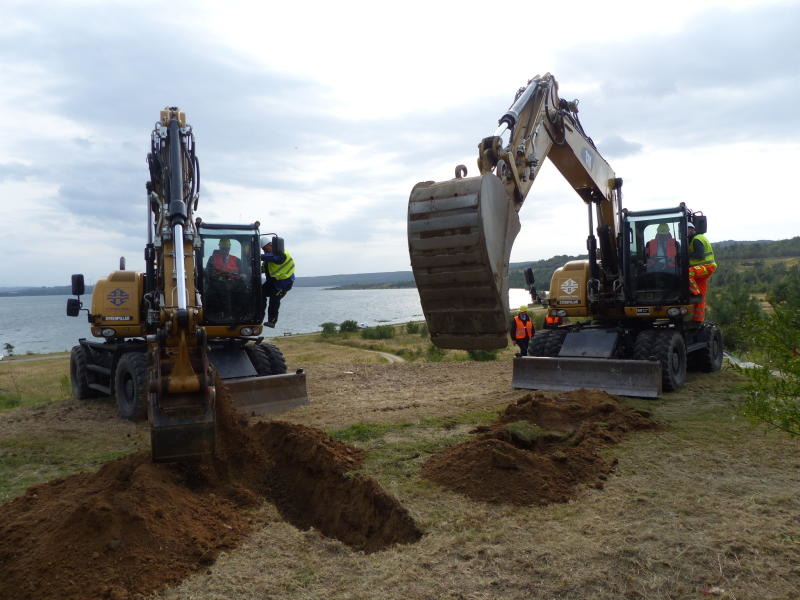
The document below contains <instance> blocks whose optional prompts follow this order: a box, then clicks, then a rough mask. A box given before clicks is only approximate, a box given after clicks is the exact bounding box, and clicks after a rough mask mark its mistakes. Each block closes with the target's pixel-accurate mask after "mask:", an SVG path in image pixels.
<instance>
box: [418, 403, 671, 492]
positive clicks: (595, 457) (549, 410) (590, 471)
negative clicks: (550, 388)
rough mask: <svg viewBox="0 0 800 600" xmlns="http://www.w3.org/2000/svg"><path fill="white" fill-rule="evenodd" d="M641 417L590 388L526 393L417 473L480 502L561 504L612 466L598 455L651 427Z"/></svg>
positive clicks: (599, 481) (649, 421)
mask: <svg viewBox="0 0 800 600" xmlns="http://www.w3.org/2000/svg"><path fill="white" fill-rule="evenodd" d="M656 427H658V425H657V423H656V422H655V421H653V420H652V419H650V418H649V415H647V414H646V413H644V412H641V411H636V410H633V409H631V408H628V407H625V406H623V405H622V404H620V403H619V402H618V401H617V400H616V399H614V398H613V397H612V396H609V395H608V394H606V393H605V392H600V391H597V390H578V391H574V392H562V393H559V394H549V395H547V396H546V395H545V394H544V393H542V392H536V393H535V394H527V395H526V396H524V397H523V398H521V399H520V400H518V401H517V403H516V404H512V405H510V406H508V407H507V408H506V409H505V411H504V412H503V414H502V415H500V418H499V419H498V421H497V422H496V423H494V424H493V425H491V426H485V427H478V428H477V429H475V430H473V431H472V432H471V433H475V434H477V437H476V438H475V439H472V440H469V441H467V442H464V443H462V444H459V445H456V446H454V447H452V448H449V449H447V450H445V451H444V452H442V453H440V454H437V455H436V456H433V457H432V458H430V459H429V460H428V461H427V462H426V463H425V464H424V465H423V468H422V474H423V476H425V477H427V478H428V479H431V480H433V481H435V482H437V483H439V484H441V485H444V486H446V487H448V488H451V489H453V490H456V491H458V492H461V493H463V494H465V495H466V496H469V497H470V498H473V499H475V500H481V501H484V502H493V503H508V504H519V505H526V504H549V503H551V502H566V501H567V500H569V499H571V498H573V497H574V496H575V494H576V491H577V488H578V485H579V484H581V483H588V484H593V485H594V486H595V487H598V488H599V487H602V485H603V483H602V482H603V480H604V479H606V477H607V476H608V473H609V472H611V470H612V469H613V468H614V465H615V464H616V461H614V462H612V463H609V462H608V461H606V460H604V459H603V458H602V457H601V456H600V454H599V452H598V450H599V449H600V448H602V447H604V446H608V445H610V444H616V443H618V442H619V441H620V440H621V439H622V436H623V435H624V434H625V433H626V432H627V431H631V430H640V429H653V428H656Z"/></svg>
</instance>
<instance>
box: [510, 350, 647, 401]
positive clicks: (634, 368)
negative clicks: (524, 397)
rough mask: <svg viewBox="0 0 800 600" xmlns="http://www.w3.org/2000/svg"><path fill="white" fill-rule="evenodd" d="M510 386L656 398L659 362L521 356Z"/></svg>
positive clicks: (517, 361) (517, 359)
mask: <svg viewBox="0 0 800 600" xmlns="http://www.w3.org/2000/svg"><path fill="white" fill-rule="evenodd" d="M511 385H512V387H515V388H522V389H528V390H578V389H595V390H603V391H605V392H608V393H609V394H617V395H619V396H635V397H640V398H658V397H659V396H660V395H661V363H659V362H656V361H649V360H619V359H610V358H573V357H558V358H555V357H553V358H551V357H542V356H521V357H517V358H515V359H514V372H513V376H512V379H511Z"/></svg>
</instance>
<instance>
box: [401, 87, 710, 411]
mask: <svg viewBox="0 0 800 600" xmlns="http://www.w3.org/2000/svg"><path fill="white" fill-rule="evenodd" d="M478 151H479V152H478V170H479V172H480V175H478V176H475V177H467V176H466V175H467V169H466V167H464V166H463V165H459V166H457V167H456V172H455V178H454V179H451V180H449V181H443V182H432V181H426V182H421V183H418V184H417V185H415V186H414V188H413V189H412V191H411V196H410V198H409V204H408V244H409V254H410V258H411V267H412V270H413V273H414V278H415V280H416V283H417V289H418V291H419V295H420V300H421V303H422V309H423V312H424V314H425V319H426V321H427V324H428V329H429V331H430V335H431V340H432V341H433V343H434V344H435V345H437V346H439V347H440V348H456V349H464V350H469V349H492V348H504V347H505V346H506V345H507V344H508V322H509V319H510V313H509V306H508V265H509V258H510V255H511V248H512V245H513V243H514V239H515V238H516V236H517V234H518V233H519V231H520V221H519V215H518V213H519V211H520V209H521V208H522V205H523V203H524V202H525V199H526V197H527V195H528V193H529V192H530V190H531V187H532V185H533V183H534V180H535V178H536V177H537V175H538V174H539V171H540V170H541V168H542V165H543V163H544V160H545V159H546V158H547V159H549V160H550V161H551V162H552V163H553V164H554V165H555V166H556V168H557V169H558V170H559V172H560V173H561V174H562V175H563V176H564V178H565V179H566V180H567V181H568V182H569V184H570V185H571V186H572V188H573V189H574V190H575V191H576V192H577V194H578V196H579V197H580V199H581V200H582V201H583V202H584V203H585V204H586V207H587V213H588V229H589V235H588V238H587V250H588V259H585V260H577V261H571V262H569V263H567V264H566V265H564V266H563V267H561V268H559V269H557V270H556V272H555V273H554V274H553V277H552V280H551V282H550V291H549V297H548V311H549V314H551V315H553V316H561V317H571V319H570V324H569V325H562V326H560V327H558V328H556V329H545V330H542V331H537V332H536V334H535V335H534V337H533V338H532V340H531V342H530V346H529V352H528V354H529V356H525V357H517V358H515V359H514V373H513V380H512V385H513V386H514V387H518V388H528V389H556V390H569V389H579V388H595V389H602V390H606V391H608V392H609V393H614V394H621V395H630V396H641V397H658V396H659V395H660V394H661V393H662V391H671V390H675V389H677V388H679V387H681V386H682V385H683V383H684V381H685V378H686V370H687V367H689V366H691V367H697V368H698V369H700V370H704V371H714V370H718V369H719V368H720V367H721V364H722V334H721V332H720V330H719V328H718V327H717V326H716V325H714V324H713V323H709V322H702V323H697V322H694V321H693V320H692V313H693V310H692V309H693V306H692V302H693V298H692V296H691V294H690V292H689V277H688V265H689V258H688V245H689V244H688V241H689V238H688V233H687V227H688V224H689V223H692V224H693V226H694V227H695V229H696V231H697V232H698V233H704V232H705V231H706V217H705V216H704V215H703V214H702V213H700V212H699V211H697V212H693V211H691V210H690V209H688V208H687V207H686V206H685V205H684V204H680V205H679V206H676V207H671V208H665V209H659V210H647V211H640V212H632V211H629V210H627V209H624V208H622V205H621V200H622V179H620V178H618V177H616V175H615V174H614V171H613V170H612V169H611V167H610V165H609V164H608V162H607V161H606V160H605V159H604V158H603V157H602V156H601V155H600V153H599V152H598V150H597V148H596V147H595V145H594V142H593V141H592V139H591V138H590V137H589V136H588V135H587V134H586V132H585V131H584V129H583V126H582V125H581V123H580V120H579V119H578V101H577V100H573V101H571V102H567V101H565V100H563V99H561V98H559V97H558V83H557V82H556V80H555V78H554V77H553V76H552V75H550V74H549V73H548V74H545V75H543V76H536V77H534V78H533V79H531V80H530V81H529V82H528V83H527V85H526V86H525V87H523V88H520V89H519V91H518V92H517V94H516V96H515V98H514V102H513V103H512V105H511V107H510V108H509V109H508V110H507V111H506V112H505V113H504V114H503V115H502V116H501V117H500V119H499V123H498V128H497V130H496V132H495V134H494V135H492V136H490V137H487V138H484V139H483V140H481V142H480V144H479V145H478ZM562 226H565V227H567V226H569V223H563V224H562ZM575 226H576V227H577V226H578V225H577V224H576V225H575ZM659 226H660V229H659ZM657 231H660V232H663V231H668V232H669V234H670V237H671V238H672V239H673V240H674V246H673V247H674V248H675V251H674V252H672V256H670V257H669V258H670V259H669V260H660V261H657V260H653V257H651V256H649V255H648V252H649V251H650V248H652V245H651V246H648V241H649V240H651V239H654V238H655V235H656V232H657ZM525 277H526V282H527V284H528V286H529V289H530V291H531V293H532V295H533V296H535V295H536V292H535V288H534V279H533V272H532V271H531V270H530V269H528V270H526V272H525Z"/></svg>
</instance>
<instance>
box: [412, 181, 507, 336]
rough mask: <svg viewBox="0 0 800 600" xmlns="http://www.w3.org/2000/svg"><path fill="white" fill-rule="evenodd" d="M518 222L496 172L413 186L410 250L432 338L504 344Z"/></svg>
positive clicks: (415, 277)
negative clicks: (510, 270)
mask: <svg viewBox="0 0 800 600" xmlns="http://www.w3.org/2000/svg"><path fill="white" fill-rule="evenodd" d="M519 229H520V223H519V216H518V215H517V211H516V209H515V207H514V205H513V203H512V201H511V199H510V198H509V197H508V194H506V191H505V189H504V188H503V184H502V183H501V182H500V179H498V178H497V177H496V176H495V175H492V174H485V175H481V176H479V177H469V178H456V179H452V180H450V181H445V182H440V183H433V182H423V183H418V184H417V185H416V186H414V189H413V190H412V191H411V196H410V198H409V203H408V244H409V254H410V257H411V268H412V270H413V272H414V279H415V280H416V283H417V290H418V291H419V296H420V302H421V304H422V310H423V312H424V313H425V320H426V321H427V323H428V330H429V332H430V336H431V341H432V342H433V343H434V344H435V345H437V346H438V347H440V348H456V349H461V350H471V349H491V348H505V347H506V345H508V315H509V308H508V261H509V257H510V255H511V246H512V244H513V243H514V238H516V236H517V233H519Z"/></svg>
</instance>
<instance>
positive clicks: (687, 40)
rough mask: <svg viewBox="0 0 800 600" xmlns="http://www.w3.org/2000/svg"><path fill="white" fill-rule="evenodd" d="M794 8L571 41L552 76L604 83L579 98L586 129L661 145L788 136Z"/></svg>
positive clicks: (793, 127)
mask: <svg viewBox="0 0 800 600" xmlns="http://www.w3.org/2000/svg"><path fill="white" fill-rule="evenodd" d="M798 23H800V5H798V4H796V3H791V4H788V3H787V4H779V5H771V6H757V7H750V8H748V9H742V10H733V9H723V8H717V9H713V10H708V11H706V12H704V13H702V14H701V15H700V16H698V17H697V18H696V19H695V20H694V21H692V22H691V23H689V25H688V26H687V27H686V28H685V29H683V30H681V31H680V32H678V33H676V34H664V35H661V36H651V37H649V38H647V39H637V40H631V41H626V42H621V43H616V44H614V43H612V44H604V45H591V46H578V47H575V48H573V49H571V50H569V51H567V52H564V53H562V54H561V55H560V56H559V59H558V65H557V68H558V70H557V71H555V73H556V74H557V75H558V76H559V78H560V79H562V91H564V92H566V90H567V89H568V85H569V81H570V79H574V80H576V81H586V80H589V81H598V82H602V84H601V86H600V90H599V91H597V92H592V93H589V94H587V95H586V96H585V97H584V98H582V101H583V102H582V104H581V111H582V115H583V116H584V118H583V121H584V126H585V127H586V129H587V131H590V132H591V133H592V135H595V136H597V135H598V133H597V131H600V133H601V134H602V135H604V136H606V137H608V136H610V135H619V136H622V137H624V138H638V139H640V140H641V139H643V138H645V137H647V138H648V139H651V140H652V141H653V142H655V143H658V144H661V145H667V146H685V145H691V144H698V143H699V144H705V143H730V142H735V141H741V140H765V139H768V140H774V141H780V140H787V141H794V140H796V138H797V134H798V131H799V130H800V115H798V113H797V112H796V111H792V110H788V111H787V110H783V106H785V104H784V101H785V100H786V99H788V98H798V97H800V74H798V71H797V69H795V68H793V67H790V68H789V69H787V66H788V65H797V64H800V38H799V37H798V36H797V33H796V31H797V24H798Z"/></svg>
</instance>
